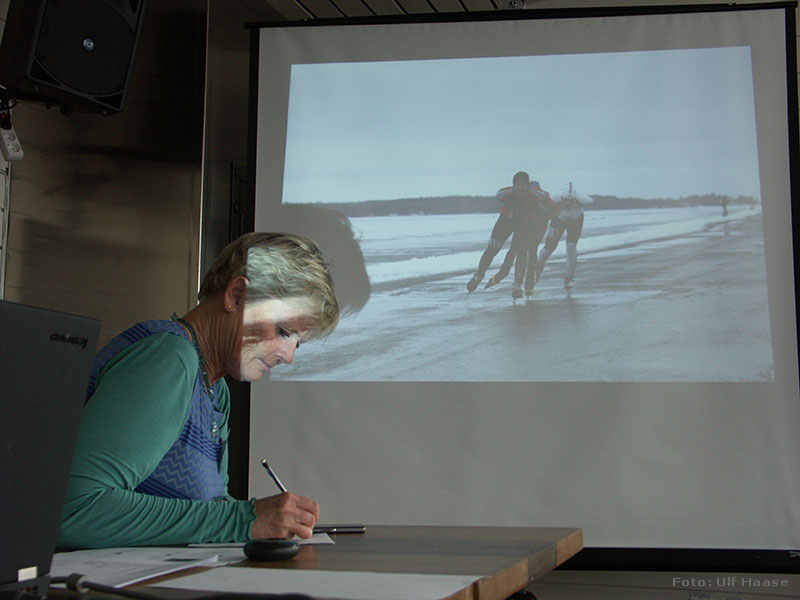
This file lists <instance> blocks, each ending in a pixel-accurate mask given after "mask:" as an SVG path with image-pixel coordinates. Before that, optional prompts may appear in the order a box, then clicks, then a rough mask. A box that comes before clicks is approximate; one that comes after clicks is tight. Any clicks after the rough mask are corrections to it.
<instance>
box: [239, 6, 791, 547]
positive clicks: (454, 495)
mask: <svg viewBox="0 0 800 600" xmlns="http://www.w3.org/2000/svg"><path fill="white" fill-rule="evenodd" d="M792 6H793V5H792ZM792 6H789V5H787V4H776V5H751V6H739V7H724V8H722V7H719V6H718V7H714V8H712V7H709V6H706V7H674V6H673V7H670V8H668V9H667V8H662V9H659V10H649V11H643V10H640V11H639V12H638V13H637V12H635V10H634V9H635V7H632V8H630V9H626V10H622V11H620V10H617V11H609V10H605V11H603V10H599V9H598V10H597V11H590V10H582V11H560V12H558V13H550V12H547V11H539V12H533V11H528V12H525V13H509V14H508V15H502V14H499V13H492V15H491V16H489V15H479V17H480V18H477V19H472V18H466V19H461V20H452V21H448V20H447V19H446V18H439V19H437V20H434V21H427V22H423V21H417V20H413V19H406V20H395V21H391V22H380V21H376V20H372V21H364V22H359V21H354V22H352V23H336V22H334V23H331V24H314V23H310V24H308V25H299V24H294V23H293V24H286V23H284V24H269V25H268V26H261V27H259V28H257V29H254V36H253V39H254V51H253V54H252V56H253V60H254V63H253V68H252V69H251V72H252V73H253V80H252V82H251V85H252V99H253V102H254V105H253V107H254V109H253V111H251V112H252V114H253V116H254V118H253V124H252V125H253V126H252V127H251V134H252V135H253V136H254V138H253V139H252V140H251V150H252V152H251V156H250V175H251V181H252V182H253V186H254V194H255V228H256V230H280V231H292V232H297V233H302V234H305V235H308V236H310V237H312V238H314V239H316V240H317V241H318V242H319V243H320V245H321V246H322V247H323V249H324V251H325V253H326V255H327V257H328V259H329V260H330V263H331V269H332V273H333V277H334V280H335V283H336V286H337V292H338V294H339V298H340V301H341V302H342V304H343V306H344V308H345V311H344V314H343V317H342V319H341V322H340V325H339V327H338V328H337V330H336V331H334V333H333V334H332V335H331V336H330V337H328V338H327V339H325V340H319V341H314V342H311V343H309V344H306V345H303V346H302V347H301V348H299V349H298V351H297V353H296V355H295V359H294V362H293V364H291V365H282V366H280V367H278V368H276V369H274V370H273V371H272V372H271V373H270V377H269V378H268V380H267V379H264V380H261V381H259V382H256V383H254V384H253V386H252V395H251V422H250V427H251V437H250V451H251V458H250V473H249V477H250V492H251V495H254V496H264V495H271V494H273V493H275V490H274V486H273V485H272V484H271V482H270V480H269V479H268V478H267V477H266V476H265V474H264V473H263V472H262V470H261V467H260V465H259V459H260V458H261V457H267V458H268V459H269V461H270V463H271V464H272V465H273V466H275V468H276V470H277V471H278V472H279V473H280V475H281V478H282V480H283V482H284V484H286V485H287V487H289V488H290V489H292V490H293V491H295V492H297V493H300V494H303V495H306V496H309V497H312V498H314V499H316V500H317V501H319V502H320V505H321V507H322V516H321V521H323V522H363V523H367V524H437V525H496V526H571V527H581V528H583V530H584V543H585V546H587V547H612V548H683V549H692V548H715V549H751V548H766V549H779V550H785V549H792V548H798V547H800V502H798V498H800V399H799V397H798V356H797V327H796V323H795V316H796V314H795V276H794V266H793V237H792V223H791V220H792V197H793V196H792V190H791V185H790V172H791V171H792V168H791V164H793V160H794V159H792V160H791V161H790V147H791V146H792V144H793V143H796V132H791V131H790V127H789V123H790V122H795V121H794V116H796V113H797V106H796V96H795V94H794V92H790V89H789V88H788V86H787V67H788V68H789V69H791V68H792V66H793V65H792V64H789V65H787V60H788V62H789V63H793V60H794V59H793V58H792V59H787V52H788V53H789V56H793V55H794V51H795V50H794V39H793V36H790V39H787V35H786V31H787V23H789V26H790V31H793V26H794V21H793V10H794V9H793V7H792ZM473 14H474V13H473ZM792 85H795V83H792ZM792 152H794V150H792ZM518 171H525V172H527V173H528V174H529V176H530V179H531V180H535V181H536V182H538V184H539V186H540V187H541V188H542V189H543V190H545V191H547V192H549V193H550V196H551V198H553V199H557V198H559V195H558V193H559V192H561V191H562V190H568V189H569V187H570V185H571V186H572V188H573V189H574V190H576V191H578V192H580V193H581V194H583V199H584V201H583V203H582V209H583V215H584V221H583V228H582V232H581V233H580V236H579V238H578V239H577V242H574V240H573V243H575V246H574V248H576V250H577V260H576V264H575V263H573V264H575V271H574V287H573V288H571V289H567V288H565V285H564V283H565V281H564V279H565V276H566V274H567V273H568V268H569V267H570V263H569V260H572V259H571V258H570V256H569V251H568V249H567V245H568V244H567V242H568V240H567V237H568V232H565V233H564V235H563V237H562V238H561V239H559V240H558V243H557V245H556V247H555V249H554V250H553V252H552V254H551V256H550V257H549V260H547V261H546V263H544V266H543V269H542V271H541V275H540V278H539V281H538V282H537V283H536V284H535V286H532V287H533V295H531V296H523V297H522V298H520V299H514V298H512V295H511V285H512V283H513V281H514V270H513V269H512V270H511V273H510V274H509V275H508V277H506V278H505V279H503V280H502V281H500V282H499V283H497V284H496V285H493V286H490V287H488V288H487V287H486V284H487V282H489V281H490V277H491V275H492V274H494V273H496V272H497V270H498V269H499V267H500V265H501V263H502V262H503V259H504V257H505V255H506V251H507V249H508V248H509V244H510V240H508V241H506V242H505V245H504V246H503V248H502V249H501V250H500V251H499V252H498V253H497V255H496V256H495V257H494V260H493V262H492V264H491V267H490V268H489V269H488V270H487V272H486V274H485V276H484V277H483V279H482V280H481V282H480V284H479V285H478V286H477V288H476V289H475V290H474V291H473V292H471V293H468V292H467V289H466V284H467V282H468V281H469V280H470V278H471V277H472V276H473V274H474V273H475V271H476V268H477V265H478V262H479V259H480V257H481V255H482V253H483V251H484V250H485V249H486V247H487V244H488V242H489V239H490V234H491V232H492V229H493V226H494V224H495V222H496V221H497V220H498V218H499V215H500V210H501V207H502V204H501V203H500V202H498V200H497V199H496V197H495V194H496V193H497V192H498V190H499V189H501V188H504V187H508V186H511V185H512V177H513V176H514V174H515V173H516V172H518ZM551 224H552V221H551ZM543 247H544V244H543V243H542V244H541V245H539V246H538V248H537V249H538V250H539V251H541V250H542V248H543ZM568 259H569V260H568Z"/></svg>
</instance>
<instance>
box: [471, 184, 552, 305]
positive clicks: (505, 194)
mask: <svg viewBox="0 0 800 600" xmlns="http://www.w3.org/2000/svg"><path fill="white" fill-rule="evenodd" d="M512 184H513V185H512V186H511V187H504V188H501V189H500V190H499V191H498V192H497V196H496V198H497V200H498V201H499V202H501V203H502V204H503V208H502V209H501V210H500V215H499V216H498V217H497V221H496V222H495V224H494V227H493V228H492V234H491V236H490V237H489V244H488V245H487V247H486V250H484V251H483V254H482V255H481V258H480V261H479V262H478V269H477V270H476V271H475V274H474V275H473V276H472V278H471V279H470V280H469V281H468V282H467V291H468V292H473V291H475V289H476V288H477V287H478V284H479V283H480V282H481V280H482V279H483V276H484V275H485V274H486V269H488V268H489V266H490V265H491V264H492V260H493V259H494V257H495V256H497V253H498V252H500V249H501V248H502V247H503V244H505V242H506V240H507V239H508V238H509V236H511V234H512V233H515V232H516V231H518V230H519V229H520V227H521V226H524V225H525V224H529V221H530V218H531V215H532V214H533V210H534V206H535V204H536V202H537V201H539V200H540V199H541V196H542V194H544V195H545V196H546V192H542V190H541V188H540V187H539V184H538V182H533V183H531V181H530V176H529V175H528V174H527V173H526V172H525V171H519V172H518V173H516V174H515V175H514V178H513V180H512ZM548 199H549V198H548ZM522 237H524V238H525V239H526V240H527V235H526V234H523V236H522ZM520 241H522V240H520ZM512 246H513V241H512ZM525 262H526V263H527V261H525ZM524 272H525V271H524V267H523V270H522V273H523V276H524ZM521 295H522V294H521V292H520V297H521Z"/></svg>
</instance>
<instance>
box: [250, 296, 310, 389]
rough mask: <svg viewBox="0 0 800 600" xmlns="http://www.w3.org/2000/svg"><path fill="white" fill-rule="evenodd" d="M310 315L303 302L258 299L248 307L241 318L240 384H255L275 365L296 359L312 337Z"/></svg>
mask: <svg viewBox="0 0 800 600" xmlns="http://www.w3.org/2000/svg"><path fill="white" fill-rule="evenodd" d="M309 318H310V312H309V310H308V308H306V307H305V306H304V305H303V304H302V303H301V302H297V301H293V300H291V299H289V300H275V299H268V300H256V301H252V302H248V303H246V304H245V308H244V315H243V318H242V349H241V359H240V367H239V377H238V379H239V380H240V381H256V380H258V379H260V378H261V376H262V375H263V374H264V372H266V371H269V370H270V369H272V368H273V367H275V366H276V365H280V364H282V363H286V364H287V365H288V364H289V363H291V362H292V360H293V359H294V352H295V350H297V347H298V346H299V345H300V344H301V343H302V342H304V341H306V340H307V339H308V337H309V335H310V332H309V331H308V329H307V324H308V323H309Z"/></svg>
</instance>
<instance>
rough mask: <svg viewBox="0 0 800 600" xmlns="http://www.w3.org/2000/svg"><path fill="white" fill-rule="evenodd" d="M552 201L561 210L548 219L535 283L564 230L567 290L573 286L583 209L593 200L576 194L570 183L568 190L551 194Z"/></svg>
mask: <svg viewBox="0 0 800 600" xmlns="http://www.w3.org/2000/svg"><path fill="white" fill-rule="evenodd" d="M552 199H553V201H554V202H555V203H556V204H557V205H558V207H559V208H560V209H561V210H560V212H559V213H558V215H557V216H555V217H551V218H550V224H549V225H548V227H547V233H546V234H545V238H544V245H543V246H542V249H541V250H539V256H538V259H537V263H538V264H537V266H536V281H539V278H540V277H541V275H542V270H543V269H544V265H545V263H546V262H547V259H548V258H550V255H551V254H552V253H553V251H554V250H555V249H556V246H557V245H558V242H559V240H560V239H561V236H562V235H563V234H564V230H565V229H566V231H567V248H566V249H567V273H566V275H565V277H564V287H565V288H566V289H568V290H569V289H572V288H573V287H574V286H575V281H574V279H575V268H576V267H577V265H578V239H579V238H580V237H581V232H582V231H583V207H584V206H585V205H586V204H591V203H592V202H594V199H593V198H592V197H591V196H587V195H585V194H581V193H579V192H576V191H575V189H574V188H573V187H572V182H570V184H569V189H568V190H565V191H561V192H557V193H556V194H553V196H552Z"/></svg>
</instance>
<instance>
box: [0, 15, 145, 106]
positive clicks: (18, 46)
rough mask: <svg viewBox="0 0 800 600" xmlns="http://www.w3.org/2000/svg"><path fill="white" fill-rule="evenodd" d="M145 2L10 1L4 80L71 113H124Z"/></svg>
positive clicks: (2, 50) (13, 91)
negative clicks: (74, 111) (77, 111)
mask: <svg viewBox="0 0 800 600" xmlns="http://www.w3.org/2000/svg"><path fill="white" fill-rule="evenodd" d="M144 5H145V0H11V1H10V3H9V7H8V17H7V19H6V26H5V31H4V33H3V39H2V44H0V84H2V85H3V86H5V87H6V89H7V90H8V92H9V94H10V95H11V96H13V97H14V98H16V99H18V100H34V101H38V102H45V103H47V104H58V105H60V106H61V107H62V109H64V110H66V111H70V110H73V109H74V110H80V111H84V112H100V113H103V114H110V113H114V112H118V111H120V110H122V107H123V106H124V104H125V98H126V96H127V92H128V86H129V84H130V79H131V71H132V70H133V61H134V58H135V55H136V46H137V44H138V41H139V31H140V28H141V23H142V16H143V14H144Z"/></svg>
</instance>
